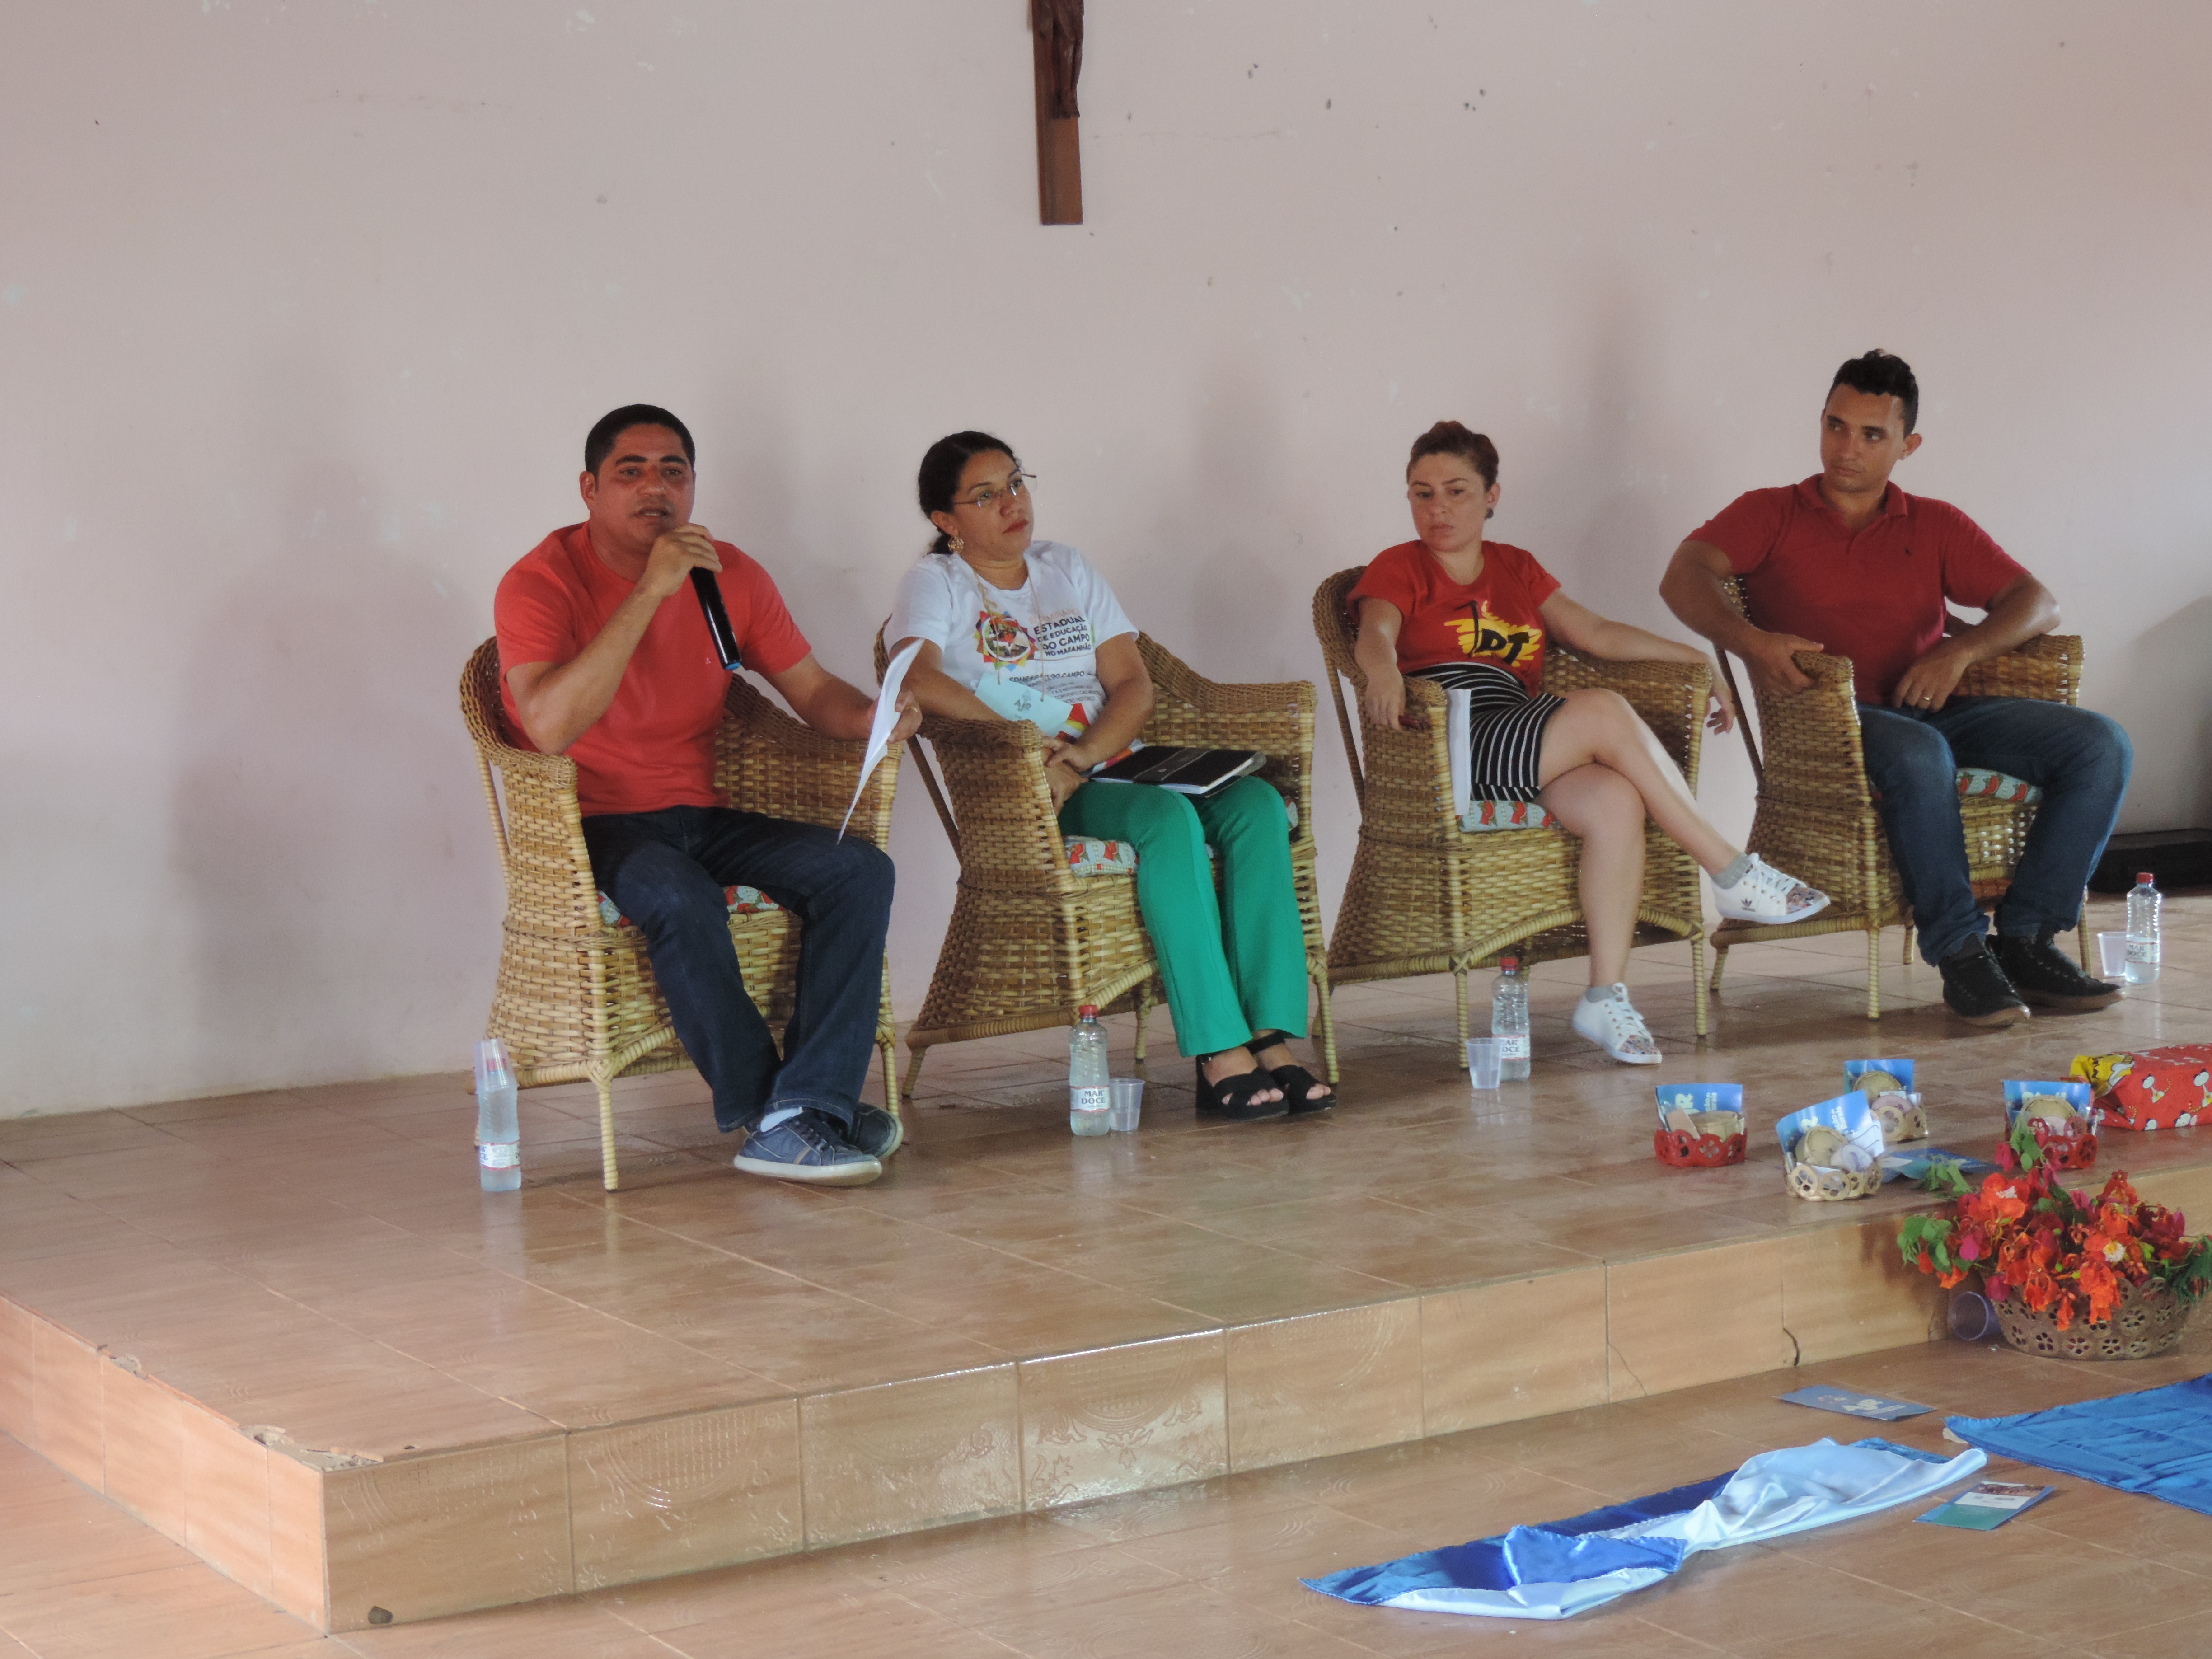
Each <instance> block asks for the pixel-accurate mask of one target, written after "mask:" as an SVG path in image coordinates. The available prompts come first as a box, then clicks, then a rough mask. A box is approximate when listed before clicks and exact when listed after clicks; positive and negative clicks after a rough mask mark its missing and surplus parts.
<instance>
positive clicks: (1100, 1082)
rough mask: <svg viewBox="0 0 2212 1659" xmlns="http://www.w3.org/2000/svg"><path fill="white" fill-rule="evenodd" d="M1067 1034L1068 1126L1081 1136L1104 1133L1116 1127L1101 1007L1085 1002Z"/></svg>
mask: <svg viewBox="0 0 2212 1659" xmlns="http://www.w3.org/2000/svg"><path fill="white" fill-rule="evenodd" d="M1079 1012H1080V1013H1081V1015H1082V1018H1079V1019H1078V1020H1077V1021H1076V1022H1075V1029H1074V1030H1072V1031H1070V1032H1069V1033H1068V1034H1067V1127H1069V1128H1070V1129H1072V1130H1073V1131H1074V1132H1075V1133H1077V1134H1079V1135H1103V1134H1104V1133H1106V1132H1107V1130H1108V1129H1109V1128H1110V1127H1113V1116H1114V1114H1113V1109H1112V1108H1113V1104H1114V1095H1113V1091H1112V1090H1110V1089H1109V1088H1108V1087H1107V1082H1108V1073H1107V1069H1106V1028H1105V1027H1104V1026H1103V1025H1101V1024H1099V1023H1098V1010H1097V1007H1096V1006H1093V1005H1091V1003H1088V1002H1086V1003H1085V1004H1084V1005H1083V1006H1082V1008H1081V1010H1080V1011H1079Z"/></svg>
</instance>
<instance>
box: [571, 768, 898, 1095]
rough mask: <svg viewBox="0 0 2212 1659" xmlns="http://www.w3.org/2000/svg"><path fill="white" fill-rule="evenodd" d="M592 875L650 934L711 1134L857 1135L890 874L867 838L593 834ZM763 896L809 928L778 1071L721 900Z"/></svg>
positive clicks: (709, 828) (762, 823)
mask: <svg viewBox="0 0 2212 1659" xmlns="http://www.w3.org/2000/svg"><path fill="white" fill-rule="evenodd" d="M584 844H585V845H586V847H588V848H590V849H591V854H592V875H593V876H595V877H596V878H598V880H599V890H600V891H601V892H603V893H605V895H606V896H608V897H609V898H611V899H612V900H613V901H614V902H615V903H616V905H617V908H620V909H621V911H622V913H623V915H625V916H628V917H629V919H630V920H631V921H634V922H635V923H636V924H637V926H638V927H639V928H640V930H641V931H642V932H643V933H644V934H645V943H646V950H647V953H648V954H649V955H650V956H651V957H652V958H653V977H654V978H656V979H658V980H659V981H660V992H661V994H662V995H663V996H665V998H667V1000H668V1013H669V1018H670V1019H671V1022H672V1023H673V1024H674V1025H675V1027H676V1035H677V1036H678V1038H680V1039H681V1040H682V1042H683V1044H684V1052H685V1053H687V1054H690V1056H691V1060H692V1062H693V1064H695V1065H696V1066H698V1068H699V1074H700V1075H701V1076H702V1077H703V1078H705V1079H707V1085H708V1087H709V1088H710V1089H712V1090H713V1091H714V1121H715V1123H716V1124H717V1125H718V1126H719V1127H720V1128H721V1129H722V1130H723V1131H724V1132H725V1133H727V1132H729V1131H731V1130H732V1129H742V1128H746V1127H750V1125H752V1124H753V1123H756V1122H757V1121H759V1120H760V1118H761V1117H762V1116H763V1115H764V1114H765V1113H767V1112H769V1111H771V1110H775V1109H779V1108H781V1107H785V1106H802V1107H805V1106H811V1107H812V1108H813V1109H815V1110H817V1111H818V1112H820V1113H822V1114H823V1115H825V1116H827V1117H829V1118H830V1119H832V1120H834V1121H836V1122H839V1123H842V1124H843V1125H844V1126H845V1127H848V1128H849V1127H852V1123H853V1116H854V1106H855V1105H856V1104H857V1103H858V1102H859V1100H860V1084H861V1081H862V1080H863V1079H865V1078H866V1076H867V1073H868V1051H869V1049H870V1048H872V1047H873V1046H874V1044H875V1041H876V1012H877V1009H878V1006H880V1004H881V1001H882V996H883V971H884V967H883V963H884V932H885V930H886V929H887V928H888V927H889V926H890V913H891V885H892V879H893V871H892V866H891V861H890V859H888V858H886V857H885V856H884V854H882V853H881V852H880V851H878V849H877V848H876V847H875V846H874V845H873V844H872V843H871V842H867V841H865V840H862V839H860V838H859V837H856V836H846V837H845V839H844V840H843V841H842V842H841V841H839V840H838V839H837V832H836V830H834V829H823V828H822V827H821V826H819V825H818V824H811V823H789V822H787V821H786V820H785V819H782V818H771V817H763V816H762V815H761V814H760V813H758V812H738V811H731V810H730V809H729V808H727V807H721V806H669V807H664V808H662V809H661V810H660V811H657V812H609V813H603V814H600V815H598V816H596V817H587V818H586V819H585V820H584ZM736 884H744V885H745V886H747V887H757V888H758V889H760V890H761V891H762V892H763V893H765V894H767V895H768V896H769V897H770V898H772V899H774V900H775V902H777V903H778V904H780V905H781V906H782V907H783V908H785V909H787V910H788V911H790V912H791V913H792V915H793V917H794V918H795V919H796V920H797V921H798V922H799V986H798V994H797V995H796V997H795V998H794V1000H793V1009H792V1015H791V1023H790V1024H789V1025H788V1026H787V1027H786V1028H785V1030H784V1034H783V1057H782V1060H781V1062H779V1061H778V1060H777V1057H776V1052H775V1039H774V1038H773V1037H771V1036H769V1029H768V1022H767V1021H766V1020H764V1019H763V1018H761V1013H760V1010H759V1009H757V1008H756V1007H755V1006H753V1000H752V999H751V998H750V997H749V996H748V995H746V994H745V987H744V978H743V977H742V975H740V974H739V973H738V952H737V947H736V946H735V945H732V944H731V943H730V922H729V908H728V905H727V903H726V901H725V900H724V899H723V896H722V889H723V888H724V887H726V886H732V885H736Z"/></svg>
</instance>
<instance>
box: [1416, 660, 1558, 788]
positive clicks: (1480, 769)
mask: <svg viewBox="0 0 2212 1659" xmlns="http://www.w3.org/2000/svg"><path fill="white" fill-rule="evenodd" d="M1410 672H1411V674H1412V676H1413V678H1419V679H1424V680H1427V681H1429V682H1430V683H1431V684H1434V685H1441V686H1443V688H1444V689H1445V690H1452V691H1461V690H1463V691H1467V692H1468V693H1470V694H1471V695H1470V696H1469V697H1468V775H1469V781H1470V782H1471V784H1472V786H1473V787H1472V788H1471V790H1470V793H1471V794H1472V796H1473V798H1474V799H1476V800H1534V799H1536V792H1537V787H1538V786H1537V781H1536V777H1537V765H1538V763H1539V762H1540V761H1541V759H1542V757H1543V752H1544V725H1545V722H1546V721H1547V720H1550V719H1551V718H1552V716H1553V714H1557V713H1558V712H1559V710H1560V709H1561V708H1565V707H1566V699H1565V697H1555V696H1553V695H1552V694H1551V693H1550V692H1549V691H1530V690H1528V688H1527V687H1525V686H1524V685H1522V684H1521V682H1520V681H1519V680H1517V679H1516V678H1514V677H1513V676H1512V675H1511V674H1510V673H1508V672H1507V671H1505V670H1504V669H1503V668H1500V667H1498V666H1497V665H1495V664H1493V663H1486V662H1448V663H1438V664H1437V665H1436V666H1435V667H1433V668H1416V669H1413V670H1412V671H1410Z"/></svg>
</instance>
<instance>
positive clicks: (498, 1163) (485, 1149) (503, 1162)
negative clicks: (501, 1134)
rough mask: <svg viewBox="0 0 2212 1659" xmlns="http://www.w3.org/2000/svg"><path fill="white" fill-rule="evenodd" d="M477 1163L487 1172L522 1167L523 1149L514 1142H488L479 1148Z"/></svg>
mask: <svg viewBox="0 0 2212 1659" xmlns="http://www.w3.org/2000/svg"><path fill="white" fill-rule="evenodd" d="M477 1163H478V1164H482V1165H483V1167H484V1168H485V1169H487V1170H517V1169H520V1168H521V1167H522V1148H521V1147H520V1146H518V1145H516V1144H515V1143H514V1142H513V1141H512V1140H490V1141H486V1142H484V1143H483V1144H482V1145H481V1146H478V1147H477Z"/></svg>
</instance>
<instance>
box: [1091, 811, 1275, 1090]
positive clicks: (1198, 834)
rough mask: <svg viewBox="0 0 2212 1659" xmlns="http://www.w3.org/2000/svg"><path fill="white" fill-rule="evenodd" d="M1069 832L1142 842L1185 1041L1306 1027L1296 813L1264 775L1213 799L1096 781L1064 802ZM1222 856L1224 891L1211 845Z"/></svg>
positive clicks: (1155, 923) (1149, 929) (1146, 882)
mask: <svg viewBox="0 0 2212 1659" xmlns="http://www.w3.org/2000/svg"><path fill="white" fill-rule="evenodd" d="M1060 833H1061V834H1062V835H1064V836H1092V837H1094V838H1096V839H1097V840H1100V841H1126V842H1132V843H1133V844H1134V846H1135V847H1136V849H1137V908H1138V909H1139V911H1140V912H1141V913H1142V914H1143V915H1144V918H1145V931H1146V933H1150V934H1151V935H1152V954H1153V955H1154V956H1155V957H1158V959H1159V964H1160V978H1161V979H1162V981H1164V982H1165V984H1166V986H1167V992H1168V1012H1169V1013H1170V1014H1171V1015H1172V1016H1173V1017H1174V1018H1175V1029H1176V1048H1179V1049H1181V1050H1182V1053H1183V1054H1218V1053H1220V1052H1221V1051H1222V1050H1223V1049H1225V1048H1237V1047H1238V1046H1240V1045H1241V1044H1243V1042H1245V1041H1246V1040H1247V1039H1248V1038H1249V1037H1250V1036H1252V1034H1253V1033H1254V1032H1255V1031H1285V1032H1288V1033H1289V1034H1290V1035H1291V1036H1304V1035H1305V1034H1306V936H1305V927H1304V924H1303V923H1302V922H1301V921H1300V920H1299V917H1298V893H1297V884H1296V882H1295V880H1294V878H1293V877H1292V875H1291V835H1290V816H1289V814H1288V813H1286V812H1285V811H1284V810H1283V798H1282V797H1281V796H1280V795H1279V794H1277V793H1275V791H1274V788H1273V786H1272V785H1269V784H1267V783H1264V782H1262V781H1261V780H1260V779H1258V778H1239V779H1238V780H1237V781H1236V782H1234V783H1232V784H1231V785H1230V786H1229V787H1227V788H1226V789H1224V790H1222V791H1221V792H1220V793H1218V794H1217V795H1214V796H1213V797H1212V799H1207V800H1194V799H1191V798H1190V797H1189V796H1188V795H1179V794H1177V793H1175V791H1173V790H1172V789H1161V788H1158V787H1155V786H1153V785H1152V784H1145V783H1086V784H1085V785H1084V786H1083V787H1081V788H1079V789H1078V790H1077V791H1076V792H1075V793H1073V795H1070V796H1069V797H1068V798H1067V801H1066V805H1063V806H1061V808H1060ZM1209 844H1211V845H1212V848H1213V849H1214V851H1215V852H1216V853H1217V854H1218V855H1219V857H1220V860H1221V896H1220V899H1219V900H1218V902H1217V901H1216V900H1215V897H1214V890H1213V872H1212V867H1211V866H1210V865H1209V864H1208V862H1207V860H1206V848H1207V846H1208V845H1209Z"/></svg>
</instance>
